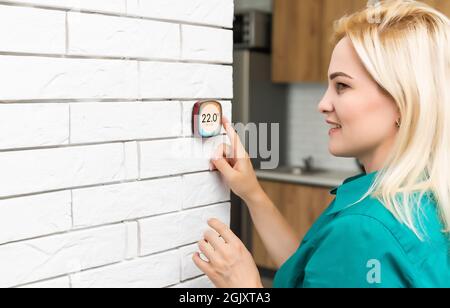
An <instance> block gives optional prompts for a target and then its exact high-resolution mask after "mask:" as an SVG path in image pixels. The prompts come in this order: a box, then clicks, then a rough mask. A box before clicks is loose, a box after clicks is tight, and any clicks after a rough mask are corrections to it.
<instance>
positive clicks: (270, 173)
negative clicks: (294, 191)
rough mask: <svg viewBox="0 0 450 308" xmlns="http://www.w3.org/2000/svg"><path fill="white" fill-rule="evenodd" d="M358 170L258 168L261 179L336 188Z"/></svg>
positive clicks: (257, 173)
mask: <svg viewBox="0 0 450 308" xmlns="http://www.w3.org/2000/svg"><path fill="white" fill-rule="evenodd" d="M360 173H361V172H358V171H342V170H323V171H318V172H315V173H309V174H308V173H306V174H293V173H292V172H287V171H283V170H279V169H274V170H256V176H257V177H258V179H259V180H269V181H280V182H287V183H293V184H304V185H314V186H321V187H328V188H334V187H337V186H339V185H341V184H342V182H344V180H345V179H346V178H349V177H351V176H354V175H357V174H360Z"/></svg>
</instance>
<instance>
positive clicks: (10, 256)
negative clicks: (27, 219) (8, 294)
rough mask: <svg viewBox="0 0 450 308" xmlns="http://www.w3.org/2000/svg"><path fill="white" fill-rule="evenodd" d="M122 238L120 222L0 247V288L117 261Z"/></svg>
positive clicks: (122, 250) (122, 248) (123, 243)
mask: <svg viewBox="0 0 450 308" xmlns="http://www.w3.org/2000/svg"><path fill="white" fill-rule="evenodd" d="M125 238H126V232H125V226H124V225H123V224H120V225H114V226H108V227H103V228H99V229H92V230H86V231H79V232H73V233H68V234H62V235H56V236H50V237H45V238H40V239H34V240H30V241H24V242H19V243H14V244H9V245H4V246H0V260H2V262H0V273H2V275H1V276H0V287H11V286H15V285H20V284H25V283H28V282H34V281H37V280H42V279H46V278H51V277H56V276H60V275H63V274H66V273H70V272H77V271H80V270H83V269H86V268H92V267H97V266H101V265H106V264H111V263H114V262H118V261H120V260H122V259H123V257H124V255H125V250H126V239H125Z"/></svg>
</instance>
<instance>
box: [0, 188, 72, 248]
mask: <svg viewBox="0 0 450 308" xmlns="http://www.w3.org/2000/svg"><path fill="white" fill-rule="evenodd" d="M70 206H71V198H70V191H63V192H57V193H50V194H42V195H35V196H30V197H22V198H14V199H5V200H0V244H3V243H7V242H11V241H18V240H23V239H26V238H31V237H38V236H42V235H47V234H51V233H57V232H62V231H66V230H69V229H70V228H71V227H72V219H71V207H70Z"/></svg>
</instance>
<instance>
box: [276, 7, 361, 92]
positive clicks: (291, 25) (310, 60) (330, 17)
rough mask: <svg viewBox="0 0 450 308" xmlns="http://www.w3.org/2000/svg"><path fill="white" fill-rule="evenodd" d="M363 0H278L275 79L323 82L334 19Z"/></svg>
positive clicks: (330, 50)
mask: <svg viewBox="0 0 450 308" xmlns="http://www.w3.org/2000/svg"><path fill="white" fill-rule="evenodd" d="M366 3H367V1H365V0H364V1H363V0H301V1H298V0H274V3H273V39H272V44H273V45H272V50H273V59H272V81H273V82H276V83H288V82H323V81H326V80H327V77H326V75H327V72H328V64H329V62H330V58H331V53H332V51H333V48H334V46H331V44H330V38H331V34H332V32H333V22H334V21H335V20H336V19H338V18H340V17H342V16H343V15H344V14H346V13H351V12H353V11H355V10H357V9H359V8H363V7H364V6H365V5H366Z"/></svg>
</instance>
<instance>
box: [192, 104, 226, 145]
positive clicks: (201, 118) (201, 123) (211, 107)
mask: <svg viewBox="0 0 450 308" xmlns="http://www.w3.org/2000/svg"><path fill="white" fill-rule="evenodd" d="M192 131H193V133H194V135H195V136H197V137H202V138H209V137H213V136H217V135H219V134H220V132H221V131H222V105H221V104H220V103H219V102H218V101H213V100H208V101H200V102H197V103H195V105H194V109H193V110H192Z"/></svg>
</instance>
